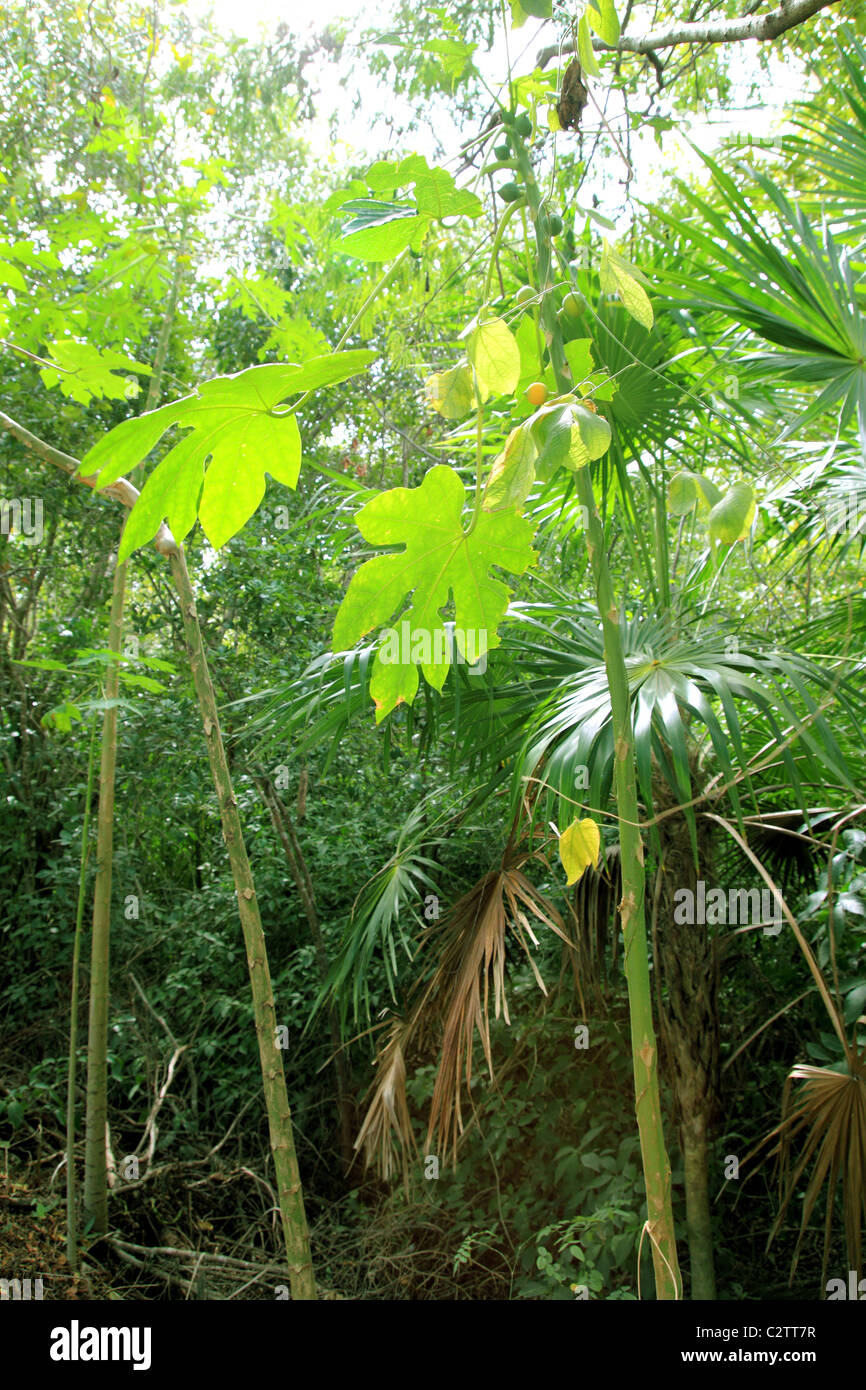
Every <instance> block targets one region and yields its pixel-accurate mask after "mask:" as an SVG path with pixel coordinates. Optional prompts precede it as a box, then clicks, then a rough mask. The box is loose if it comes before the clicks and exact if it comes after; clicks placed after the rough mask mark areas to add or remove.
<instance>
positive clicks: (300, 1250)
mask: <svg viewBox="0 0 866 1390" xmlns="http://www.w3.org/2000/svg"><path fill="white" fill-rule="evenodd" d="M169 562H170V564H171V572H172V576H173V578H174V582H175V587H176V588H177V592H178V597H179V598H180V608H181V615H182V617H183V626H184V633H185V636H186V643H187V651H188V654H189V659H190V665H191V668H192V676H193V681H194V683H195V691H196V695H197V697H198V704H199V709H200V711H201V715H202V722H203V724H204V732H205V742H206V744H207V753H208V759H209V761H210V767H211V774H212V776H213V782H214V786H215V787H216V791H217V799H218V801H219V808H220V817H221V819H222V827H223V838H224V839H225V842H226V848H227V849H228V855H229V862H230V864H231V870H232V877H233V878H234V882H235V889H236V892H237V900H238V913H239V915H240V919H241V929H242V931H243V935H244V945H245V946H246V953H247V965H248V967H249V972H250V984H251V987H252V994H253V1009H254V1012H255V1020H256V1035H257V1037H258V1040H259V1057H260V1059H261V1067H262V1082H263V1085H264V1092H265V1104H266V1106H267V1112H268V1124H269V1128H270V1138H271V1150H272V1152H273V1155H274V1168H275V1171H276V1175H277V1192H278V1194H279V1203H280V1215H281V1217H282V1225H283V1236H284V1238H285V1242H286V1252H287V1256H288V1266H289V1279H290V1283H291V1290H292V1298H293V1299H295V1300H305V1301H310V1300H313V1299H315V1297H316V1284H315V1279H314V1277H313V1263H312V1258H311V1256H310V1236H309V1231H308V1228H307V1217H306V1213H305V1211H304V1197H303V1192H302V1190H301V1178H300V1172H299V1170H298V1160H297V1155H296V1153H295V1140H294V1134H293V1131H292V1115H291V1110H290V1108H289V1097H288V1093H287V1091H286V1077H285V1072H284V1070H283V1058H282V1053H281V1052H280V1049H279V1047H278V1046H277V1033H276V1027H277V1017H276V1009H275V1007H274V993H273V988H272V986H271V974H270V970H269V968H268V955H267V948H266V945H265V934H264V931H263V929H262V919H261V915H260V913H259V905H258V900H257V898H256V890H255V884H254V882H253V875H252V870H251V869H250V862H249V859H248V858H247V851H246V846H245V845H244V838H243V832H242V830H241V822H240V817H239V815H238V805H237V801H236V800H235V795H234V789H233V787H232V780H231V773H230V772H229V766H228V762H227V760H226V754H225V747H224V745H223V740H222V733H221V731H220V726H219V719H218V718H217V707H216V700H215V698H214V692H213V685H212V684H211V678H210V672H209V670H208V665H207V658H206V656H205V650H204V644H203V643H202V637H201V628H200V626H199V622H198V615H197V613H196V607H195V598H194V596H193V591H192V585H191V584H190V579H189V572H188V571H187V567H186V558H185V556H184V553H183V547H182V546H178V547H177V551H176V553H175V554H174V555H171V556H170V557H169Z"/></svg>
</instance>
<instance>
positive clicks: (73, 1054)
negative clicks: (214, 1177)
mask: <svg viewBox="0 0 866 1390" xmlns="http://www.w3.org/2000/svg"><path fill="white" fill-rule="evenodd" d="M95 767H96V721H95V720H94V723H93V732H92V734H91V736H90V753H89V755H88V758H87V790H86V792H85V794H84V823H83V825H82V827H81V866H80V869H79V874H78V906H77V909H76V913H75V941H74V944H73V947H72V989H71V991H70V999H69V1065H68V1067H67V1072H66V1258H67V1260H68V1261H69V1268H70V1269H71V1270H73V1271H75V1270H77V1269H78V1207H77V1198H78V1183H77V1181H76V1174H75V1090H76V1074H77V1071H78V983H79V981H78V977H79V967H80V962H81V927H82V924H83V922H84V903H85V898H86V894H87V859H88V855H89V851H90V807H91V802H92V799H93V772H94V768H95Z"/></svg>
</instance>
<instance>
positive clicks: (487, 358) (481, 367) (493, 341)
mask: <svg viewBox="0 0 866 1390" xmlns="http://www.w3.org/2000/svg"><path fill="white" fill-rule="evenodd" d="M468 356H469V361H470V362H471V363H472V365H473V367H474V368H475V374H476V376H477V377H478V384H479V386H480V387H481V390H482V391H483V392H484V393H485V394H486V393H489V394H491V395H494V396H505V395H508V394H510V392H512V391H513V390H514V388H515V387H516V385H517V383H518V381H519V380H520V348H519V347H518V346H517V342H516V341H515V338H514V334H513V333H512V332H511V329H510V328H509V327H508V324H507V323H506V322H505V320H504V319H491V320H490V322H489V323H482V324H481V325H480V327H479V328H476V329H475V332H474V333H472V334H471V335H470V338H469V346H468Z"/></svg>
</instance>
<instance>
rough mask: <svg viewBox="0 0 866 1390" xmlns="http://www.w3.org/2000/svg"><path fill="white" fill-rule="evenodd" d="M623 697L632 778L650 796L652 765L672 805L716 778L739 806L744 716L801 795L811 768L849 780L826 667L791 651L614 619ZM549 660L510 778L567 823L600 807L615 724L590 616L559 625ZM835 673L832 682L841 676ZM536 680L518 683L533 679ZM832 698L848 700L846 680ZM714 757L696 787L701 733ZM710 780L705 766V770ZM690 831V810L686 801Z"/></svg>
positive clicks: (709, 790) (715, 790)
mask: <svg viewBox="0 0 866 1390" xmlns="http://www.w3.org/2000/svg"><path fill="white" fill-rule="evenodd" d="M621 631H622V640H623V646H624V649H625V653H626V668H627V673H628V678H629V686H630V691H631V703H632V727H633V731H634V740H635V756H636V763H637V773H638V783H639V787H640V791H641V795H642V797H643V799H644V802H645V805H646V806H647V807H650V806H652V804H653V800H654V797H653V791H652V779H653V773H654V770H655V769H658V771H659V772H660V774H661V775H662V777H663V778H664V780H665V782H666V783H667V784H668V786H669V787H670V789H671V791H672V792H673V793H674V795H675V796H676V798H677V800H678V802H679V803H681V804H685V803H689V802H691V801H692V800H693V799H694V798H695V797H696V796H703V795H705V794H712V795H716V796H717V795H718V794H719V793H720V791H721V789H722V788H724V789H725V791H726V792H727V794H728V795H729V796H730V799H731V803H732V805H733V807H734V809H735V812H736V813H737V814H738V815H739V814H740V798H739V790H738V788H739V785H740V784H741V783H742V784H743V785H744V786H745V787H746V788H747V789H751V780H752V779H751V777H750V775H749V763H750V756H749V754H748V753H747V748H746V741H745V739H744V727H745V726H753V727H755V728H757V729H759V730H760V734H761V737H762V739H764V740H766V741H767V747H766V760H765V761H764V766H767V765H768V763H769V762H772V763H774V764H776V763H778V764H779V765H780V767H781V769H782V771H783V774H784V777H785V779H786V781H788V783H789V785H790V787H791V789H792V790H793V792H794V794H795V796H796V797H797V798H798V800H799V802H800V805H801V806H803V807H805V802H806V795H805V790H804V786H803V777H804V776H805V775H806V774H807V770H808V771H809V772H813V773H815V774H816V775H823V776H826V775H827V774H828V773H829V774H830V775H831V776H832V777H833V779H834V780H835V781H837V782H839V783H841V784H842V785H844V786H849V785H850V777H849V774H848V772H847V770H846V767H845V759H844V757H843V755H842V753H841V751H840V749H839V747H838V745H837V743H836V740H835V738H834V736H833V733H832V730H831V729H830V727H829V724H828V723H827V720H826V719H825V718H824V715H823V713H822V712H821V709H820V703H819V701H818V700H816V699H815V698H814V696H813V694H812V693H811V690H812V689H814V688H817V689H818V690H819V691H822V692H826V691H829V690H830V689H832V686H833V681H832V678H831V677H829V676H828V675H827V673H826V672H824V671H822V670H821V669H820V668H819V667H817V666H814V665H813V664H812V663H810V662H809V661H808V660H806V659H805V658H803V657H800V656H798V655H796V654H795V653H791V652H784V653H783V652H779V651H766V650H763V649H762V648H761V647H760V646H759V645H757V644H755V645H754V646H749V645H748V644H746V643H745V642H743V641H742V640H741V641H739V642H738V643H737V644H736V654H732V653H731V652H730V651H728V650H727V649H726V644H725V641H724V639H723V638H719V637H714V636H702V635H699V634H694V633H689V634H688V635H684V636H676V635H672V633H671V630H670V626H669V624H668V623H666V622H664V621H663V620H658V619H633V620H623V621H622V623H621ZM560 637H561V640H562V647H561V649H560V652H559V654H558V658H557V662H562V663H563V664H565V663H567V664H568V668H569V669H567V671H564V672H563V674H562V675H561V677H560V679H559V680H558V681H557V682H556V684H555V687H554V689H553V690H552V691H551V692H550V694H549V695H547V697H546V699H544V700H543V701H542V702H540V704H539V706H538V708H537V711H536V713H535V714H534V716H532V717H531V719H530V721H529V725H528V732H527V735H526V738H525V741H524V745H523V749H522V750H521V754H520V757H519V759H518V763H517V768H516V773H515V776H516V779H517V784H518V786H519V787H523V786H525V785H526V784H527V782H528V783H529V785H530V786H532V787H534V788H536V790H537V792H539V793H540V797H541V800H540V803H539V805H540V806H543V807H544V811H545V814H546V815H549V814H557V815H558V817H559V818H560V819H561V820H563V822H566V821H568V820H570V819H572V818H573V816H574V815H575V814H578V813H583V814H586V813H588V812H595V813H603V812H604V810H605V808H606V807H607V805H608V801H609V795H610V789H611V785H612V781H613V771H614V746H613V728H612V722H611V715H610V706H609V699H608V692H607V683H606V676H605V667H604V653H603V646H602V639H601V634H600V633H599V631H598V629H597V627H594V626H589V625H587V626H585V627H583V628H581V629H580V630H579V631H576V630H575V629H574V628H573V627H572V629H571V630H568V627H567V626H566V628H565V631H564V632H562V631H561V632H560ZM839 684H841V682H840V683H839ZM534 686H535V681H529V682H527V689H532V688H533V687H534ZM836 694H837V698H841V699H843V700H846V699H847V698H848V697H847V695H846V693H845V692H844V691H842V692H841V694H840V692H839V691H838V690H837V692H836ZM699 730H700V741H701V742H702V743H704V744H705V745H706V747H707V751H708V752H709V753H710V754H711V755H712V756H713V757H714V759H715V769H716V771H715V776H714V777H713V781H712V783H710V784H709V785H707V786H696V785H695V784H694V778H693V763H692V759H691V750H692V749H693V748H694V747H695V745H696V742H697V741H698V731H699ZM708 782H709V777H708ZM685 814H686V817H687V819H688V821H689V824H690V828H691V831H692V835H693V839H694V815H693V811H692V808H691V807H687V808H686V810H685Z"/></svg>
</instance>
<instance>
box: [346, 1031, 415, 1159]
mask: <svg viewBox="0 0 866 1390" xmlns="http://www.w3.org/2000/svg"><path fill="white" fill-rule="evenodd" d="M416 1027H417V1024H416V1023H415V1019H414V1017H413V1018H410V1019H409V1020H408V1022H407V1021H405V1020H404V1019H401V1018H395V1019H394V1020H393V1021H392V1023H391V1026H390V1028H389V1029H388V1041H387V1042H386V1043H385V1046H384V1047H383V1048H382V1049H381V1050H380V1052H379V1055H378V1059H377V1066H376V1079H375V1081H374V1082H373V1086H372V1090H371V1099H370V1104H369V1107H368V1109H367V1114H366V1116H365V1117H364V1123H363V1125H362V1126H361V1131H360V1133H359V1135H358V1138H357V1139H356V1140H355V1149H356V1151H360V1150H361V1149H363V1151H364V1166H365V1168H366V1167H369V1165H370V1164H371V1163H373V1162H375V1165H376V1168H377V1171H378V1172H379V1174H380V1176H381V1177H383V1178H384V1179H385V1180H386V1181H387V1180H388V1179H389V1178H390V1177H392V1175H393V1174H394V1173H396V1171H397V1168H398V1166H399V1167H401V1168H402V1170H403V1181H404V1182H407V1181H408V1163H407V1156H408V1153H409V1149H410V1147H411V1148H412V1149H414V1150H415V1151H416V1153H417V1145H416V1144H415V1136H414V1134H413V1133H412V1122H411V1120H410V1118H409V1106H408V1104H407V1101H406V1052H407V1050H408V1047H409V1044H410V1042H411V1040H412V1037H413V1035H414V1033H415V1030H416ZM398 1145H399V1148H400V1158H399V1161H398V1157H397V1146H398Z"/></svg>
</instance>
